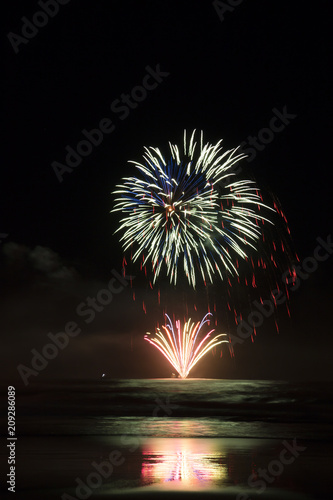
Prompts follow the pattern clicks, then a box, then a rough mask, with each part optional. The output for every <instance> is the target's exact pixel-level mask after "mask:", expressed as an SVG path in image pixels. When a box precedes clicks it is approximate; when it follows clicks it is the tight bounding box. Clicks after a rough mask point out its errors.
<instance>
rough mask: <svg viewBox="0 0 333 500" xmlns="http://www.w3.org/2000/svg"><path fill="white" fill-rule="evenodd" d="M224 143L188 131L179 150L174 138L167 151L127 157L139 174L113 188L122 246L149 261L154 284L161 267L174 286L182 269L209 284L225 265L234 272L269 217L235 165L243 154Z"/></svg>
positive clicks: (193, 281)
mask: <svg viewBox="0 0 333 500" xmlns="http://www.w3.org/2000/svg"><path fill="white" fill-rule="evenodd" d="M221 143H222V141H219V142H217V144H215V145H212V144H209V143H207V144H203V134H202V132H201V138H200V142H199V143H197V142H196V141H195V131H194V132H193V133H192V135H191V137H190V138H189V140H188V139H187V136H186V131H185V132H184V144H183V151H182V152H181V151H180V150H179V148H178V146H177V145H173V144H171V143H169V148H170V152H169V155H168V156H167V157H165V156H163V154H162V153H161V151H160V150H159V149H158V148H153V147H149V148H147V147H146V148H144V150H145V153H144V155H143V163H139V162H136V161H132V162H130V163H133V164H134V165H135V168H136V169H137V171H138V174H137V177H128V178H124V179H123V184H121V185H118V186H117V188H118V189H116V191H114V194H116V195H117V196H118V197H117V198H116V200H115V206H114V208H113V210H112V212H117V211H120V212H121V213H122V214H123V218H122V219H121V221H120V226H119V228H118V229H117V231H116V232H118V231H119V232H121V233H123V234H122V236H121V238H120V241H121V242H122V245H123V249H124V251H127V250H129V249H131V258H132V261H133V262H136V261H138V260H139V259H140V260H141V266H143V267H145V270H146V268H147V265H148V264H149V265H150V267H151V270H152V272H153V275H154V278H153V283H155V282H156V280H157V279H158V277H159V275H160V273H161V270H162V269H164V270H165V272H166V274H167V276H168V277H169V280H170V283H171V284H173V285H176V283H177V277H178V274H179V271H180V272H184V273H185V275H186V277H187V280H188V283H189V284H190V285H191V286H192V287H193V288H195V286H196V283H197V280H198V277H200V278H202V280H203V282H204V283H205V284H206V282H208V283H213V278H214V277H217V276H218V277H220V278H221V279H223V273H224V274H225V272H227V273H230V274H232V275H237V274H238V270H237V267H236V265H235V257H240V258H241V259H246V258H247V257H248V250H250V249H254V250H255V249H256V244H257V242H258V240H259V238H260V237H261V234H262V231H261V225H262V224H263V223H264V221H267V222H270V221H269V220H268V219H267V218H265V217H264V216H263V215H262V213H261V212H260V208H261V207H265V208H270V207H267V206H266V205H264V203H263V202H262V198H261V195H260V193H259V190H258V187H257V186H256V185H255V183H254V181H250V180H237V178H235V176H236V173H235V172H234V169H233V168H232V167H234V165H235V164H237V163H238V162H239V161H240V160H242V159H243V158H245V157H246V155H244V154H243V153H239V152H237V150H238V148H236V149H231V150H227V151H222V146H221ZM271 210H272V211H274V210H273V209H271Z"/></svg>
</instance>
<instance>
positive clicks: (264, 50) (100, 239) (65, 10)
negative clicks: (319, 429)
mask: <svg viewBox="0 0 333 500" xmlns="http://www.w3.org/2000/svg"><path fill="white" fill-rule="evenodd" d="M59 3H60V2H59ZM222 3H223V2H220V4H222ZM41 4H43V1H42V2H41ZM46 4H47V2H45V5H46ZM51 4H52V5H51ZM51 4H50V5H49V4H47V5H49V6H48V7H47V6H46V7H45V9H46V10H47V9H51V10H52V9H53V14H52V16H53V17H48V16H47V15H46V14H45V15H40V14H37V15H36V13H37V12H40V11H41V7H40V5H39V4H38V3H37V2H31V1H24V2H23V1H18V0H15V1H13V2H10V4H9V5H6V9H7V11H6V12H5V13H4V15H3V16H2V18H3V20H4V21H3V24H2V39H3V42H4V48H5V56H4V65H3V66H4V68H5V71H4V80H5V87H4V91H3V93H2V94H3V97H4V110H5V119H4V127H3V131H2V138H3V153H4V155H3V156H4V161H3V167H2V182H1V188H0V189H1V195H0V207H1V225H0V233H1V234H0V237H1V247H0V249H1V253H2V255H1V306H0V313H1V314H0V324H2V328H1V329H2V343H3V346H2V349H1V352H2V354H3V355H4V361H3V362H2V368H4V375H3V378H6V379H9V380H12V379H15V378H18V377H19V375H18V371H17V366H18V365H19V364H23V365H25V366H28V367H29V366H30V367H31V358H32V354H31V349H37V351H38V350H39V351H40V350H41V349H42V348H43V346H45V344H46V343H47V342H48V337H47V334H48V333H49V332H53V333H56V332H59V331H62V330H63V329H64V327H65V325H66V324H67V323H68V322H70V321H76V322H77V323H78V324H79V326H80V329H81V332H80V334H79V335H78V336H76V337H75V338H71V339H70V343H69V344H68V346H67V347H66V348H65V349H64V350H63V351H61V352H59V355H58V356H56V358H55V359H53V360H50V361H49V363H48V365H47V366H46V368H45V369H43V370H41V371H40V373H38V375H31V377H30V378H29V382H30V381H32V380H44V379H50V378H58V377H80V378H86V377H87V378H88V377H100V376H101V373H103V372H105V373H107V374H108V375H109V376H112V377H127V376H128V377H142V376H151V377H154V376H169V375H170V369H169V366H168V364H167V363H164V361H163V360H162V359H161V357H159V356H158V353H157V352H156V353H155V352H153V350H152V349H153V348H152V347H150V346H149V345H148V343H145V342H143V334H144V333H145V332H146V331H147V330H150V331H153V330H154V327H155V324H156V322H157V321H161V320H162V318H163V313H162V309H161V308H159V307H158V306H157V303H156V295H155V294H153V293H152V294H149V293H148V292H147V290H146V289H147V284H146V283H145V281H144V279H141V278H136V280H137V281H134V282H133V287H134V288H133V289H135V291H136V294H137V296H138V297H140V300H141V302H140V301H139V299H138V300H136V301H133V299H132V292H133V289H131V290H130V286H127V287H124V290H123V291H121V293H119V294H117V295H114V297H113V300H112V302H111V303H110V304H109V305H108V306H107V307H105V309H104V310H103V311H100V312H98V313H96V317H95V318H94V320H93V321H92V322H91V323H90V324H87V323H85V321H84V320H83V318H82V317H78V315H77V312H76V309H77V306H78V305H79V304H80V303H82V301H85V300H86V298H87V297H88V296H89V295H90V296H91V297H93V296H95V295H96V293H97V292H98V291H99V290H100V289H101V288H103V287H105V285H106V283H107V282H109V281H110V279H111V278H112V274H111V270H112V269H115V270H116V271H120V270H121V266H122V250H121V246H120V243H119V241H118V237H117V235H114V234H113V232H114V230H115V229H116V227H117V217H115V215H110V214H109V211H110V209H111V208H112V196H111V194H110V193H111V191H112V190H113V189H114V187H115V185H116V183H117V182H118V181H120V179H121V178H122V177H123V176H126V175H129V172H132V170H131V167H130V166H129V165H128V164H127V161H128V160H130V159H139V158H140V157H141V155H142V152H143V146H145V145H146V146H149V145H152V146H157V147H160V148H161V149H163V148H164V149H165V147H166V146H167V144H168V141H171V142H174V143H180V142H181V141H182V135H183V130H184V129H185V128H186V129H188V130H192V129H194V128H195V129H198V130H203V131H204V134H205V138H206V139H207V141H209V142H212V143H214V142H216V141H218V140H219V139H221V138H223V140H224V144H225V147H226V148H228V149H229V148H233V147H236V146H238V145H239V144H240V143H242V142H246V143H248V141H249V139H248V137H249V136H256V135H258V132H260V131H261V130H262V129H263V128H266V127H269V124H270V122H271V120H272V118H273V117H274V114H276V110H277V111H278V112H280V113H282V112H283V110H285V113H287V114H288V115H290V116H289V122H290V123H289V124H286V125H285V127H284V128H283V130H281V131H278V132H275V133H274V136H273V139H272V140H271V142H269V143H267V144H266V145H265V147H262V148H261V149H262V150H260V151H257V152H256V155H255V158H254V159H253V161H251V162H245V166H244V167H243V168H244V170H246V169H248V172H249V175H251V176H252V175H254V176H255V178H256V180H257V182H258V184H259V185H260V186H263V187H264V188H266V189H268V190H270V191H272V192H274V194H275V195H276V196H277V197H278V199H279V200H280V202H281V205H282V207H283V209H284V212H285V213H286V215H287V217H288V221H289V226H290V229H291V234H292V238H293V245H294V247H295V249H296V251H297V254H298V255H299V258H300V261H301V263H302V262H303V261H304V259H305V258H307V257H311V256H313V253H314V250H315V248H316V247H317V245H318V243H317V241H316V239H317V238H318V237H320V238H322V239H323V240H325V241H326V240H327V238H328V236H329V235H330V234H331V224H330V222H331V210H330V209H331V203H330V201H331V189H330V187H331V178H332V175H331V154H330V153H331V143H330V141H331V137H332V127H331V123H332V121H331V116H330V110H331V107H330V104H331V88H332V82H331V81H330V79H329V73H330V66H331V57H330V46H331V36H330V33H331V24H330V23H331V16H330V14H331V12H330V9H329V6H330V2H329V1H328V0H327V1H319V2H316V3H315V5H312V4H311V5H305V4H304V2H300V1H295V2H289V1H279V2H267V1H259V0H258V1H257V0H251V1H250V0H244V1H243V2H240V3H239V5H238V6H236V7H233V8H229V10H226V11H225V12H224V13H223V12H222V11H223V8H222V7H220V8H219V9H218V8H217V9H216V8H215V7H214V4H213V2H210V1H209V2H199V1H193V0H188V1H173V2H157V1H135V2H134V1H127V2H110V1H106V0H104V1H103V0H98V1H96V2H86V3H83V2H79V1H78V0H71V1H69V2H67V3H66V2H65V1H63V5H58V4H57V5H58V7H59V8H58V7H54V5H55V4H54V2H51ZM225 4H226V5H228V2H227V1H226V2H225ZM3 9H5V7H3ZM56 10H58V11H57V12H55V11H56ZM217 10H219V11H220V12H219V13H218V12H217ZM49 12H50V11H49ZM22 18H23V20H22ZM222 18H223V19H222ZM27 20H28V24H27ZM32 20H34V22H35V24H36V23H37V24H39V25H43V24H45V23H46V21H47V23H46V24H45V25H44V26H41V27H39V28H34V27H33V26H31V24H29V22H31V21H32ZM22 29H23V31H22ZM9 33H11V35H9V36H7V34H9ZM18 36H19V37H22V36H23V37H24V38H19V37H18ZM27 36H28V37H29V38H27ZM148 67H149V68H148ZM147 68H148V69H147ZM156 70H159V71H160V72H161V74H162V76H160V77H156V78H157V79H160V81H159V82H158V85H157V86H156V88H153V89H151V90H148V91H147V95H146V96H144V97H142V98H141V96H142V94H140V90H138V91H137V92H138V94H137V95H138V96H139V99H141V100H140V102H137V103H136V104H135V103H134V104H130V105H129V106H127V105H126V108H122V110H121V108H119V106H121V104H120V103H119V102H117V100H119V99H121V96H122V94H131V92H133V89H134V88H135V87H136V86H140V85H142V82H143V81H144V78H145V77H146V75H147V74H148V73H149V72H150V73H153V72H154V71H155V72H156ZM145 81H148V80H147V79H146V80H145ZM149 82H150V85H151V86H154V87H155V85H153V77H150V80H149ZM134 92H136V91H135V90H134ZM130 102H131V103H133V102H134V101H133V99H132V100H131V101H130ZM130 106H131V107H132V109H130ZM111 107H112V109H111ZM126 109H127V110H126ZM274 110H275V111H274ZM106 118H108V119H109V120H111V122H112V123H110V122H108V126H109V127H110V128H111V127H112V131H111V132H110V133H105V134H104V136H103V140H102V142H101V143H100V144H99V145H96V146H94V147H92V148H91V149H92V151H91V153H90V154H88V155H86V156H85V157H83V158H82V161H81V162H80V164H79V165H78V166H76V167H75V168H73V171H72V172H70V173H69V172H63V173H62V175H61V177H62V182H59V179H58V178H57V175H56V173H55V171H54V169H53V167H52V163H54V162H58V163H61V164H65V157H66V154H67V151H66V147H67V146H70V147H71V148H74V149H76V147H77V145H78V143H79V142H80V141H82V140H83V139H85V137H84V135H83V133H82V130H83V129H86V130H88V131H90V130H91V129H96V128H97V127H98V126H99V124H100V122H101V120H103V119H106ZM245 147H247V146H246V145H245ZM332 260H333V259H332V256H331V255H330V256H329V257H328V258H327V260H325V261H321V262H319V264H318V269H316V270H315V271H314V272H313V273H310V275H309V277H308V278H307V279H304V280H302V282H301V286H300V287H299V289H298V290H297V291H295V292H294V293H293V294H291V295H292V297H291V304H290V310H291V318H289V317H288V316H287V315H286V314H285V310H283V312H282V306H281V307H280V308H279V310H278V311H277V313H276V314H275V317H276V316H278V321H279V329H280V333H279V334H277V332H276V329H275V327H274V318H269V319H267V321H266V322H265V323H264V325H263V326H261V327H260V329H258V335H257V339H256V342H255V343H252V342H251V341H250V340H246V341H245V342H244V344H243V345H241V346H236V347H235V352H236V357H235V359H231V358H230V356H229V353H228V350H227V349H224V350H223V359H222V360H221V359H219V358H218V357H212V356H211V358H210V362H209V364H206V365H205V363H203V364H201V365H200V366H199V365H198V368H197V370H196V372H195V373H194V375H196V376H216V377H231V378H233V377H234V378H248V377H249V378H256V377H259V378H281V379H287V378H298V379H312V378H314V379H327V378H330V379H331V378H332V370H331V362H330V351H331V349H332V347H333V344H332V340H331V338H332V336H331V333H332V326H331V318H330V305H331V303H332V293H331V283H330V276H331V271H332ZM282 271H283V269H282ZM162 285H163V284H162ZM224 286H225V285H224V284H219V285H217V288H216V289H215V292H214V293H217V294H220V295H221V296H223V293H224V292H225V290H224ZM166 293H167V294H169V296H170V295H173V296H174V297H176V299H177V301H178V302H179V301H181V300H182V299H181V296H182V294H181V291H179V290H171V291H170V290H169V292H166ZM267 293H268V292H267ZM140 294H141V295H140ZM198 294H200V292H198ZM143 296H144V300H145V301H146V306H147V314H146V315H145V314H144V312H143V307H142V297H143ZM188 300H190V299H188ZM196 300H197V301H198V302H199V303H200V296H199V295H197V296H196ZM280 309H281V311H280ZM195 319H199V318H195Z"/></svg>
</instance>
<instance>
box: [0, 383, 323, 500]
mask: <svg viewBox="0 0 333 500" xmlns="http://www.w3.org/2000/svg"><path fill="white" fill-rule="evenodd" d="M2 389H3V391H4V392H6V388H2ZM16 392H17V394H16V436H17V440H16V463H15V467H16V471H15V474H16V492H15V495H16V497H15V496H14V495H13V494H12V493H9V495H10V496H9V498H18V499H19V500H21V499H22V500H25V499H44V500H47V499H55V498H58V499H63V500H70V499H72V500H73V499H87V498H92V499H93V498H103V499H105V500H107V499H109V498H118V497H119V498H141V496H142V497H143V496H144V497H145V498H146V497H149V498H160V497H163V496H165V497H167V496H170V495H172V498H175V497H177V496H180V497H182V498H186V497H191V498H193V497H198V498H206V497H207V498H208V497H209V498H210V497H216V498H217V497H218V498H223V499H224V498H233V499H235V500H250V499H255V498H261V499H264V498H272V499H273V498H277V499H278V498H279V499H288V498H290V499H315V500H321V499H326V498H332V494H331V492H332V490H333V485H332V483H331V475H332V472H331V470H332V465H333V460H332V442H333V428H332V421H333V418H332V417H333V385H332V384H330V383H317V382H316V383H291V382H286V381H260V380H217V379H186V380H182V379H177V378H175V379H135V380H134V379H128V380H127V379H124V380H106V379H101V380H99V381H78V382H72V381H70V382H66V381H61V382H51V383H47V384H46V383H44V384H42V383H38V382H35V383H31V384H30V385H29V386H28V387H27V388H25V389H20V390H19V389H17V390H16ZM2 415H3V416H2V418H1V429H2V437H3V438H6V437H7V435H6V432H7V425H6V418H5V417H4V412H2ZM2 441H3V442H5V439H3V440H2ZM7 457H8V449H6V447H5V446H4V447H2V449H1V456H0V459H1V470H2V471H6V470H7V473H8V468H9V466H8V464H7ZM4 476H5V474H2V478H4ZM5 483H6V481H2V484H1V487H2V490H3V491H6V489H7V486H6V484H5ZM1 498H2V497H1Z"/></svg>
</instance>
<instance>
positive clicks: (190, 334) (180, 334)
mask: <svg viewBox="0 0 333 500" xmlns="http://www.w3.org/2000/svg"><path fill="white" fill-rule="evenodd" d="M165 316H166V318H167V320H168V323H167V324H166V325H165V326H162V328H163V330H164V331H161V330H160V329H159V328H157V330H156V332H155V335H156V337H154V338H150V337H148V335H150V333H147V335H145V340H147V341H148V342H150V344H152V345H153V346H154V347H156V349H158V350H159V351H160V352H161V353H162V354H163V355H164V356H165V357H166V359H167V360H168V361H169V363H170V364H171V365H172V366H173V367H174V369H175V370H176V371H177V372H178V373H179V375H180V377H181V378H186V377H187V376H188V374H189V372H190V370H192V368H193V367H194V366H195V365H196V364H197V362H198V361H199V360H200V359H201V358H202V357H203V356H204V355H205V354H207V352H208V351H210V350H211V349H213V348H214V347H216V346H217V345H219V344H222V343H223V342H229V341H228V340H227V338H222V337H227V335H226V334H223V333H222V334H219V335H216V336H214V337H212V338H211V339H210V340H209V341H208V339H209V338H210V335H211V334H212V333H213V332H214V331H215V330H214V329H213V330H210V331H209V332H208V333H207V334H206V335H205V336H204V337H203V338H202V339H201V340H200V341H199V337H200V333H201V329H202V327H203V326H204V325H205V324H206V323H208V322H209V319H207V318H208V317H209V316H212V314H211V313H207V314H206V316H204V318H203V319H202V321H201V322H198V323H196V324H195V323H193V322H192V321H191V319H189V320H188V321H187V322H186V323H185V325H184V329H183V331H181V327H180V321H179V320H177V321H176V333H175V330H174V327H173V325H172V322H171V319H170V317H169V316H168V315H167V314H166V315H165Z"/></svg>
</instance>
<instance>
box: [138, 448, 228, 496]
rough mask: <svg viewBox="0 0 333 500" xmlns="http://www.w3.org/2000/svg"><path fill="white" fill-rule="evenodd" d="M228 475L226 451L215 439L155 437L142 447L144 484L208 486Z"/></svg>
mask: <svg viewBox="0 0 333 500" xmlns="http://www.w3.org/2000/svg"><path fill="white" fill-rule="evenodd" d="M226 477H227V466H226V454H225V453H224V452H223V451H221V450H218V449H216V445H215V444H214V442H213V441H212V440H206V439H204V440H198V439H154V440H150V441H148V442H146V443H145V444H144V445H143V448H142V468H141V480H142V483H143V484H152V483H155V484H156V483H169V482H173V483H177V484H178V485H180V486H182V487H193V486H195V487H198V486H199V487H200V486H202V487H205V488H206V487H208V486H210V485H212V484H214V485H216V483H217V482H218V483H220V484H221V483H223V479H225V478H226Z"/></svg>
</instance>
